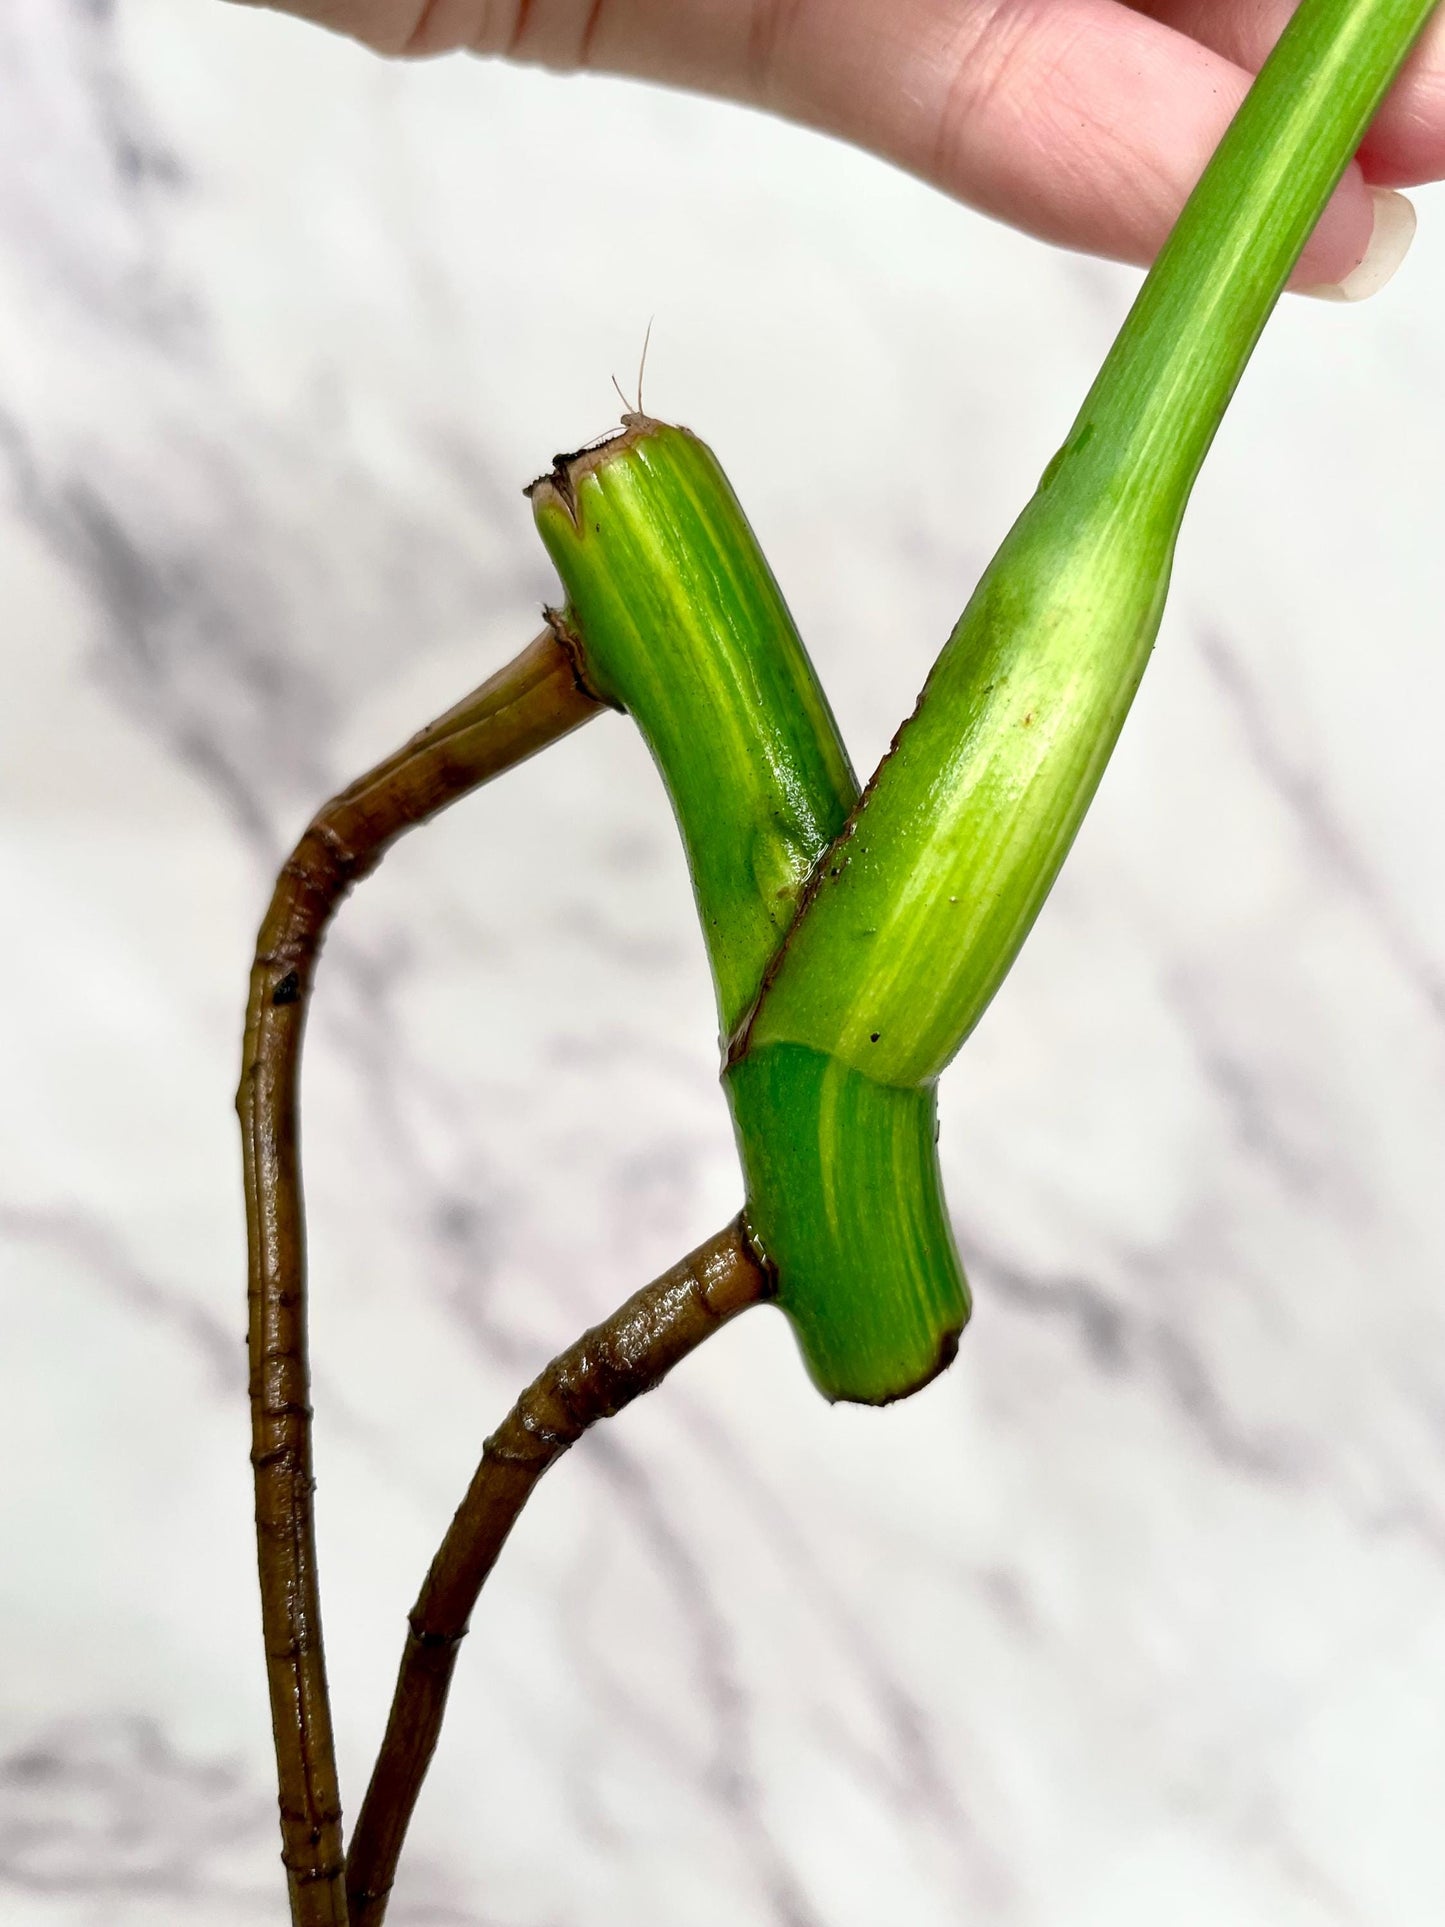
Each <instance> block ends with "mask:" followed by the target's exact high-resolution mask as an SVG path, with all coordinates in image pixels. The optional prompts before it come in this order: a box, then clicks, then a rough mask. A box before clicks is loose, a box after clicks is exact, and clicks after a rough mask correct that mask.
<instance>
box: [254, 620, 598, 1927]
mask: <svg viewBox="0 0 1445 1927" xmlns="http://www.w3.org/2000/svg"><path fill="white" fill-rule="evenodd" d="M600 707H601V705H600V704H599V703H598V702H597V700H596V698H595V697H594V696H592V695H591V694H590V693H589V692H588V691H587V690H586V689H585V687H584V686H583V685H582V683H581V681H580V680H579V676H578V672H577V668H576V665H575V663H574V661H573V659H572V657H571V656H570V655H569V654H568V653H567V651H566V650H565V649H564V648H563V646H562V645H561V643H559V642H558V640H557V638H556V637H555V636H554V635H553V634H552V633H551V632H550V631H549V632H547V633H545V634H543V635H541V636H539V637H538V638H537V640H536V641H535V642H533V643H532V644H531V645H530V646H529V647H528V648H527V649H525V650H523V652H522V654H521V655H520V656H518V657H517V658H516V659H515V661H513V662H512V663H510V664H508V666H507V667H506V668H505V669H502V670H501V671H499V672H498V674H497V675H495V676H493V677H492V678H491V680H490V681H488V682H486V683H484V684H483V685H482V687H481V688H480V689H478V690H476V691H474V692H473V694H472V695H470V696H468V697H466V698H465V700H464V701H462V702H460V703H458V704H457V705H456V707H455V708H454V709H451V710H448V711H447V713H446V715H444V716H442V717H440V718H438V720H437V721H436V722H434V723H432V724H431V725H430V726H429V727H428V728H427V729H424V730H423V731H422V732H421V734H420V735H419V736H416V737H414V738H413V739H412V740H411V742H409V743H408V744H407V745H406V746H405V747H404V748H403V749H401V750H399V751H398V752H397V753H396V755H394V756H392V757H389V758H388V759H387V760H386V761H385V762H383V763H380V764H378V766H377V767H376V768H375V769H374V770H372V771H371V772H370V773H369V774H368V775H366V776H363V777H362V778H361V780H360V781H359V782H356V783H353V784H352V785H351V786H350V788H349V789H346V790H344V791H342V793H341V794H340V795H339V796H337V797H335V798H334V799H333V800H332V801H331V802H330V803H328V804H327V805H326V806H325V808H324V809H322V810H321V811H320V813H319V814H318V815H317V816H316V818H315V819H314V821H313V822H312V823H311V825H310V827H309V828H308V829H307V831H306V833H305V834H304V835H303V836H302V838H301V841H300V842H299V843H298V844H297V846H296V848H295V850H294V852H293V853H292V855H291V857H290V858H289V860H288V861H287V862H286V864H285V865H284V867H283V868H282V871H281V874H280V876H279V877H278V879H277V882H276V889H275V894H274V895H273V897H272V899H271V907H270V909H269V910H268V911H267V913H266V918H265V921H264V922H263V924H262V925H261V932H260V936H259V937H258V939H257V944H256V960H255V963H254V965H253V967H252V971H251V991H250V1001H249V1004H248V1007H247V1012H246V1035H245V1045H244V1052H243V1057H242V1066H241V1085H240V1090H239V1092H238V1093H237V1099H236V1104H237V1109H238V1110H239V1112H240V1115H241V1135H242V1143H243V1151H244V1157H245V1178H246V1218H247V1243H248V1250H249V1261H250V1281H249V1298H250V1341H249V1342H250V1397H251V1460H252V1464H253V1466H254V1468H255V1481H256V1539H257V1548H258V1555H259V1563H260V1572H261V1613H262V1625H263V1631H264V1636H265V1645H266V1664H267V1672H268V1677H269V1684H270V1695H271V1723H272V1729H273V1732H274V1735H275V1742H276V1769H277V1780H278V1784H279V1788H280V1804H281V1836H282V1859H283V1861H284V1862H285V1865H286V1868H287V1873H288V1878H289V1883H290V1893H291V1917H292V1922H293V1927H346V1919H347V1913H346V1892H345V1879H344V1859H343V1852H342V1837H341V1804H340V1799H339V1795H338V1790H337V1777H336V1756H335V1746H334V1743H333V1738H332V1730H331V1709H330V1704H329V1701H328V1697H327V1689H326V1667H325V1659H324V1655H323V1652H322V1642H321V1611H320V1594H319V1589H318V1584H317V1576H316V1538H315V1523H314V1516H313V1507H312V1487H313V1483H314V1482H313V1478H312V1470H311V1404H310V1371H309V1366H308V1361H307V1339H306V1238H305V1222H304V1217H303V1212H302V1202H301V1173H300V1160H299V1155H298V1113H297V1074H298V1070H299V1066H300V1058H301V1040H302V1031H303V1028H304V1025H305V1019H306V1008H307V1004H308V1002H309V999H310V992H311V984H312V977H313V974H314V971H315V966H316V957H317V953H318V951H319V949H320V946H321V940H322V937H323V936H324V934H325V931H326V928H327V925H328V924H329V923H330V921H331V918H332V916H333V915H334V913H335V911H336V909H337V907H338V905H339V904H340V903H341V901H342V899H343V898H344V897H345V895H346V893H347V891H348V890H349V889H350V888H351V886H352V884H353V883H355V882H356V881H357V880H358V879H359V878H361V877H363V876H365V875H366V874H367V872H368V871H370V870H371V869H373V868H374V867H375V866H376V864H377V863H378V862H379V861H380V859H381V857H382V855H383V854H384V853H385V851H386V850H387V848H388V847H389V845H390V844H391V843H392V842H394V841H395V839H396V838H397V837H399V836H401V835H402V834H403V833H404V832H405V831H407V830H409V829H412V828H414V827H415V826H416V825H417V824H420V823H425V822H426V821H427V820H428V819H429V818H430V817H433V816H435V815H436V814H437V812H438V811H440V810H443V809H445V808H446V807H447V805H448V804H449V803H454V802H456V801H457V800H458V799H459V798H460V797H463V796H466V795H467V794H468V793H469V792H470V791H472V790H474V789H476V788H477V787H478V786H479V785H481V784H482V783H485V782H487V781H488V780H489V779H490V778H491V777H493V776H497V775H500V774H501V772H502V771H503V770H507V769H511V768H512V767H513V766H514V765H515V764H517V763H519V762H521V761H523V760H524V759H525V758H526V757H528V756H531V755H532V754H533V753H534V752H535V751H537V750H539V749H542V748H544V747H545V746H546V745H547V744H548V743H553V742H555V741H557V739H558V738H559V737H561V736H564V735H566V734H567V733H568V732H569V731H570V730H573V729H575V728H576V727H577V726H578V724H579V723H583V722H585V721H586V720H587V719H588V718H589V717H590V716H594V715H596V714H597V713H598V710H599V708H600Z"/></svg>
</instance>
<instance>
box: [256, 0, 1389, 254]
mask: <svg viewBox="0 0 1445 1927" xmlns="http://www.w3.org/2000/svg"><path fill="white" fill-rule="evenodd" d="M294 10H296V11H300V12H306V13H309V14H311V16H312V17H313V18H319V19H323V20H325V21H326V22H327V24H329V25H333V26H337V27H340V28H341V29H342V30H343V31H346V32H350V33H354V34H356V35H357V36H358V37H360V38H364V39H367V40H368V41H369V42H370V43H371V44H372V45H374V46H377V47H379V48H381V49H382V50H384V51H387V52H404V53H418V54H425V53H440V52H445V51H448V50H449V49H451V48H455V47H463V46H465V47H469V48H471V49H472V50H473V51H475V52H478V53H500V54H507V55H511V56H513V57H515V58H518V59H523V60H539V61H543V62H546V63H547V64H549V65H554V66H559V67H579V66H591V67H597V68H604V69H607V70H609V71H612V72H616V73H627V74H637V75H643V76H646V77H649V78H653V79H657V80H662V81H667V82H670V83H671V84H673V85H677V86H683V87H691V88H694V89H696V90H698V91H700V92H706V93H714V94H722V95H726V96H730V97H732V98H734V99H740V100H745V101H750V102H752V103H754V104H756V105H758V106H762V107H767V108H771V109H773V110H774V111H776V112H779V113H783V114H786V115H789V116H790V117H791V118H793V119H795V120H799V121H803V122H805V123H807V124H808V125H811V126H815V127H819V128H822V129H824V130H825V131H827V132H829V133H832V134H837V135H840V136H841V137H842V138H843V139H845V140H850V141H854V142H856V143H857V144H858V145H860V146H862V147H867V148H871V149H873V150H874V151H875V152H877V153H880V154H882V155H884V156H886V157H887V158H888V159H890V160H893V161H896V162H897V163H898V164H899V165H900V166H903V167H906V168H908V169H909V170H911V171H912V172H913V173H916V174H920V175H922V176H923V177H924V178H925V179H927V180H931V181H933V182H935V183H936V184H937V185H938V186H940V187H942V188H944V189H945V190H946V191H947V192H949V193H951V194H955V195H957V196H958V197H959V198H960V199H961V200H964V201H967V202H969V203H970V204H972V205H973V206H975V207H978V208H981V209H982V210H983V211H984V212H985V213H988V214H992V215H995V216H997V218H998V219H1000V220H1003V221H1007V222H1009V223H1011V224H1012V225H1013V226H1015V227H1020V228H1023V229H1025V230H1027V231H1028V232H1030V233H1032V234H1037V235H1039V236H1041V237H1042V238H1044V239H1046V240H1050V241H1056V242H1059V243H1061V244H1062V245H1064V246H1066V247H1072V248H1080V249H1083V250H1085V251H1087V252H1089V253H1093V254H1103V255H1109V256H1112V257H1113V258H1115V259H1117V260H1122V261H1133V262H1137V263H1140V264H1142V263H1144V262H1147V261H1150V260H1152V259H1153V257H1154V255H1155V254H1156V253H1157V252H1158V250H1159V248H1160V246H1161V245H1162V244H1163V241H1164V239H1165V237H1166V235H1167V234H1168V232H1169V229H1170V227H1171V226H1172V225H1173V223H1174V220H1175V218H1176V217H1177V215H1178V213H1179V210H1180V208H1181V207H1182V206H1183V204H1184V201H1185V198H1186V196H1187V195H1188V192H1189V190H1190V188H1192V187H1193V185H1194V183H1195V181H1196V180H1197V179H1198V177H1199V175H1200V173H1201V172H1202V170H1203V168H1204V164H1205V162H1206V161H1207V160H1208V158H1209V155H1210V154H1211V153H1212V152H1213V150H1214V147H1215V145H1216V144H1217V142H1218V140H1219V137H1220V135H1221V134H1222V133H1223V132H1224V129H1225V127H1226V126H1227V125H1228V122H1229V119H1230V117H1231V115H1232V114H1233V112H1234V110H1235V108H1236V107H1237V106H1238V105H1239V102H1240V100H1241V99H1242V98H1243V96H1244V93H1245V90H1246V88H1247V87H1248V84H1249V78H1250V76H1249V74H1248V72H1247V71H1246V70H1245V69H1244V68H1243V67H1242V66H1240V65H1238V64H1236V63H1235V62H1234V61H1232V60H1230V59H1228V58H1227V57H1225V56H1224V55H1222V54H1220V53H1217V52H1215V51H1213V50H1212V49H1210V48H1208V47H1205V46H1203V45H1202V44H1201V43H1200V42H1199V41H1198V40H1196V39H1193V38H1191V37H1190V36H1188V35H1186V34H1183V33H1179V32H1177V31H1175V30H1174V29H1173V28H1172V27H1170V26H1168V25H1166V24H1164V23H1163V22H1161V21H1158V20H1155V19H1153V18H1150V17H1148V16H1146V15H1145V14H1143V13H1141V12H1139V11H1136V10H1134V9H1132V8H1130V7H1127V6H1124V5H1122V4H1120V3H1119V0H294ZM1377 205H1378V203H1377V200H1376V199H1375V198H1374V197H1372V196H1371V194H1370V191H1369V189H1368V187H1367V186H1366V183H1365V179H1364V176H1363V175H1362V173H1361V172H1360V169H1359V168H1358V167H1354V166H1352V167H1351V168H1350V169H1348V170H1347V172H1346V174H1345V177H1344V179H1343V180H1342V181H1341V183H1340V186H1339V188H1338V189H1337V190H1336V192H1335V195H1334V197H1333V199H1332V200H1331V202H1330V204H1329V207H1328V208H1327V209H1326V211H1325V214H1324V216H1323V218H1322V220H1321V221H1320V223H1319V226H1318V227H1317V228H1316V230H1315V233H1314V235H1313V236H1312V238H1311V240H1310V243H1309V245H1308V247H1307V248H1306V250H1305V254H1304V257H1303V258H1302V260H1301V262H1300V265H1299V268H1298V269H1297V271H1296V274H1295V276H1294V282H1295V285H1297V286H1304V287H1309V286H1316V287H1325V286H1336V285H1340V284H1344V285H1345V286H1346V287H1347V289H1349V290H1351V291H1353V290H1355V289H1357V288H1362V287H1363V286H1364V285H1366V284H1367V283H1369V281H1370V280H1371V278H1372V275H1371V272H1368V271H1367V270H1369V263H1368V262H1367V261H1366V256H1367V254H1370V256H1371V260H1375V261H1376V270H1377V269H1378V261H1377V260H1376V257H1377V256H1378V254H1379V248H1378V245H1376V246H1375V248H1374V249H1373V251H1372V237H1375V239H1376V241H1377V242H1378V238H1379V237H1378V235H1377V228H1376V208H1377ZM1386 225H1388V224H1386ZM1396 227H1397V230H1398V223H1397V224H1396ZM1396 238H1397V241H1398V232H1397V236H1396ZM1398 252H1399V253H1403V247H1399V248H1398ZM1362 263H1363V264H1365V265H1364V267H1363V268H1362ZM1357 270H1358V271H1359V273H1358V274H1357V272H1356V271H1357ZM1352 277H1353V278H1352ZM1374 278H1375V279H1376V280H1378V278H1380V277H1379V275H1378V272H1376V273H1375V274H1374Z"/></svg>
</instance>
